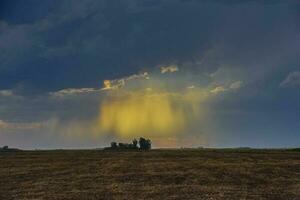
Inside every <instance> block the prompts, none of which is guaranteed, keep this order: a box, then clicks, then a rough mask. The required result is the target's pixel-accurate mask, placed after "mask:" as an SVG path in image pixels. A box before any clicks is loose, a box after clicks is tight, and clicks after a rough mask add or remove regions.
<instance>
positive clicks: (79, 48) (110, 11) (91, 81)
mask: <svg viewBox="0 0 300 200" xmlns="http://www.w3.org/2000/svg"><path fill="white" fill-rule="evenodd" d="M2 5H4V8H6V9H4V8H3V9H4V10H6V12H4V14H2V16H1V18H2V22H1V34H0V41H1V53H0V57H1V74H0V76H1V77H0V78H1V79H0V80H1V81H0V83H1V87H2V88H10V87H17V86H18V85H25V86H24V87H31V88H32V87H33V88H35V89H38V90H46V91H48V90H57V89H61V88H67V87H84V86H97V85H99V84H100V83H101V81H102V80H103V79H106V78H115V77H121V76H124V75H128V74H132V73H135V72H136V71H139V70H141V69H144V68H149V67H154V66H156V65H161V64H170V63H185V62H196V61H198V60H201V59H203V65H202V66H201V67H200V70H203V69H204V70H209V71H213V70H215V69H217V68H218V67H219V66H221V65H245V66H250V67H251V66H253V65H272V64H273V63H275V61H276V59H278V55H279V54H281V56H282V57H283V58H285V57H292V58H293V55H295V54H296V50H298V47H299V45H298V44H299V37H298V38H295V37H296V35H295V33H296V32H297V31H298V27H297V26H296V19H297V16H296V15H295V14H294V13H295V12H292V6H293V3H291V4H288V3H286V4H282V3H279V2H277V3H276V2H275V3H273V4H264V3H259V2H258V1H248V2H245V3H241V2H240V1H229V2H227V3H224V2H222V1H169V0H165V1H134V0H130V1H88V0H86V1H72V3H70V2H69V1H43V2H41V1H34V0H32V1H28V2H27V3H25V2H24V1H15V2H11V1H9V2H8V1H4V2H2ZM8 12H9V13H8ZM254 13H255V15H254ZM287 48H289V49H290V50H288V49H287ZM209 50H210V51H212V53H210V54H209V56H207V54H208V53H207V52H208V51H209ZM205 58H206V59H205ZM242 67H244V66H242ZM198 68H199V67H198Z"/></svg>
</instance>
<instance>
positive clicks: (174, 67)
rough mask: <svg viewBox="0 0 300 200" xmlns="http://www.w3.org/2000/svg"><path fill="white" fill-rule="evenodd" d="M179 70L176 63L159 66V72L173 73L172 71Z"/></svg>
mask: <svg viewBox="0 0 300 200" xmlns="http://www.w3.org/2000/svg"><path fill="white" fill-rule="evenodd" d="M177 71H179V68H178V66H177V65H170V66H163V67H160V72H161V73H162V74H164V73H173V72H177Z"/></svg>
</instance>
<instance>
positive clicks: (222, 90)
mask: <svg viewBox="0 0 300 200" xmlns="http://www.w3.org/2000/svg"><path fill="white" fill-rule="evenodd" d="M225 91H227V89H226V88H224V87H223V86H217V87H215V88H214V89H212V90H210V93H212V94H218V93H222V92H225Z"/></svg>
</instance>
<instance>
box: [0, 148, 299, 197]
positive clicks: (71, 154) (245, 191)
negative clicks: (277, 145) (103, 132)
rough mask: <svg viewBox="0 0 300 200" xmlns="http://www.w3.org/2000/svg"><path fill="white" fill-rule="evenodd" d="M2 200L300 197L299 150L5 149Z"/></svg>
mask: <svg viewBox="0 0 300 200" xmlns="http://www.w3.org/2000/svg"><path fill="white" fill-rule="evenodd" d="M0 166H1V167H0V199H1V200H9V199H18V200H19V199H51V200H52V199H230V200H232V199H284V200H287V199H300V153H298V152H288V151H279V150H206V149H205V150H152V151H149V152H110V151H101V150H98V151H97V150H74V151H73V150H72V151H63V150H62V151H59V150H57V151H21V152H0Z"/></svg>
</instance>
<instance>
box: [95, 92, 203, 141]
mask: <svg viewBox="0 0 300 200" xmlns="http://www.w3.org/2000/svg"><path fill="white" fill-rule="evenodd" d="M198 98H199V95H196V94H194V93H191V91H189V92H188V93H186V94H184V95H179V94H171V93H166V92H160V93H154V92H151V91H147V92H146V93H141V92H132V93H130V94H126V95H125V94H124V95H121V96H117V97H116V96H114V97H111V98H109V99H107V100H105V101H104V102H103V103H102V104H101V106H100V116H99V125H100V127H101V130H102V131H104V132H113V133H116V134H118V135H120V136H123V137H127V136H140V135H143V136H167V135H174V134H179V133H181V132H183V130H184V129H185V127H186V126H187V124H188V123H189V122H188V121H189V120H190V119H191V116H193V115H194V114H195V109H196V108H195V105H194V104H195V103H196V101H197V102H198Z"/></svg>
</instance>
